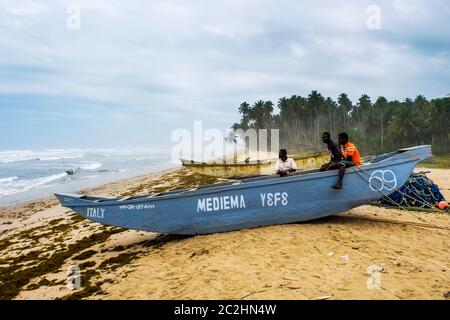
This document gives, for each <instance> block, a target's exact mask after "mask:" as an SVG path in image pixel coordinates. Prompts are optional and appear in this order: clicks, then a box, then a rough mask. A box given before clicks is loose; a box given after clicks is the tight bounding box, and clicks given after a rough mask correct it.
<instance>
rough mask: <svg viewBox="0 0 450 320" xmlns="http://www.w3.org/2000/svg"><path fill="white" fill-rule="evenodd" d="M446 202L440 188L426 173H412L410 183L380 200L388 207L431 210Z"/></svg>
mask: <svg viewBox="0 0 450 320" xmlns="http://www.w3.org/2000/svg"><path fill="white" fill-rule="evenodd" d="M440 201H445V199H444V196H443V195H442V193H441V192H440V191H439V187H438V186H437V185H436V184H435V183H433V181H432V180H431V179H430V178H428V177H427V176H426V174H425V172H419V173H412V174H411V175H410V176H409V178H408V181H407V182H406V183H405V184H404V185H403V186H402V187H401V188H400V189H399V190H397V191H395V192H393V193H391V194H390V195H389V196H387V197H384V198H383V199H382V200H380V202H379V203H380V204H382V205H386V206H396V205H395V203H396V204H397V205H400V206H404V207H419V208H431V207H436V206H437V204H438V203H439V202H440Z"/></svg>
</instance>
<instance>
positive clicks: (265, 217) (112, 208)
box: [56, 145, 432, 234]
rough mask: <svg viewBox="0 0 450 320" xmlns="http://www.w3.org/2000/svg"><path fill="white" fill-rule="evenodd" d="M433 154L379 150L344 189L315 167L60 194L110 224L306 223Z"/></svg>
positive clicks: (397, 181)
mask: <svg viewBox="0 0 450 320" xmlns="http://www.w3.org/2000/svg"><path fill="white" fill-rule="evenodd" d="M431 156H432V155H431V147H430V146H428V145H426V146H418V147H413V148H406V149H400V150H397V151H395V152H391V153H387V154H383V155H380V156H378V157H375V158H373V159H371V160H370V161H368V162H366V163H363V164H362V165H361V166H358V167H353V168H349V169H347V172H346V175H345V178H344V189H342V190H336V189H333V188H331V186H332V185H333V184H335V183H336V179H337V171H326V172H319V170H310V171H304V172H298V173H296V174H292V175H290V176H287V177H278V176H265V177H258V178H249V179H242V180H236V181H230V182H226V183H221V184H213V185H205V186H200V187H198V188H194V189H183V190H174V191H168V192H162V193H155V194H149V195H144V196H136V197H131V198H130V197H124V198H102V197H92V196H87V195H82V194H72V195H71V194H56V197H57V198H58V199H59V200H60V202H61V204H62V205H63V206H64V207H68V208H70V209H72V210H74V211H76V212H77V213H79V214H80V215H81V216H83V217H85V218H87V219H90V220H92V221H95V222H98V223H101V224H105V225H111V226H118V227H123V228H129V229H135V230H143V231H153V232H159V233H166V234H206V233H213V232H224V231H231V230H238V229H243V228H255V227H261V226H268V225H276V224H284V223H292V222H300V221H307V220H312V219H317V218H321V217H325V216H329V215H335V214H338V213H341V212H344V211H346V210H349V209H352V208H354V207H357V206H360V205H364V204H367V203H370V202H373V201H376V200H378V199H381V198H382V197H383V196H385V195H388V194H390V193H391V192H393V191H394V190H397V189H398V188H400V187H401V186H402V185H403V184H404V183H405V182H406V181H407V179H408V177H409V175H410V174H411V172H412V170H413V169H414V167H415V166H416V164H417V163H418V162H420V161H423V160H425V159H427V158H429V157H431Z"/></svg>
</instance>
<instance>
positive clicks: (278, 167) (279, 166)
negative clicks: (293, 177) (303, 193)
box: [275, 149, 297, 177]
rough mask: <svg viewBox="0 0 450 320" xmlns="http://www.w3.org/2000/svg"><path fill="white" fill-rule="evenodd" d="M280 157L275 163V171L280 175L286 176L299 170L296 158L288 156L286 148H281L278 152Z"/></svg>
mask: <svg viewBox="0 0 450 320" xmlns="http://www.w3.org/2000/svg"><path fill="white" fill-rule="evenodd" d="M278 157H279V159H278V160H277V162H276V163H275V172H276V173H277V174H279V175H280V177H285V176H287V175H288V173H292V172H296V171H297V164H296V163H295V161H294V159H292V158H288V157H287V151H286V149H281V150H280V152H279V153H278Z"/></svg>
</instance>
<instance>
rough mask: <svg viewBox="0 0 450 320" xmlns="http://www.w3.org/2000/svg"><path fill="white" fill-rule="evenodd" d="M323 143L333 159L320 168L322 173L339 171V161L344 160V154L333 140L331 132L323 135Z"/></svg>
mask: <svg viewBox="0 0 450 320" xmlns="http://www.w3.org/2000/svg"><path fill="white" fill-rule="evenodd" d="M322 142H323V143H325V144H326V145H327V149H328V151H330V153H331V159H330V162H328V163H325V164H324V165H323V166H322V167H321V168H320V171H327V170H335V169H338V167H339V161H341V160H342V154H341V150H340V148H339V145H338V144H337V143H336V142H334V140H332V139H331V134H330V133H329V132H324V133H323V134H322Z"/></svg>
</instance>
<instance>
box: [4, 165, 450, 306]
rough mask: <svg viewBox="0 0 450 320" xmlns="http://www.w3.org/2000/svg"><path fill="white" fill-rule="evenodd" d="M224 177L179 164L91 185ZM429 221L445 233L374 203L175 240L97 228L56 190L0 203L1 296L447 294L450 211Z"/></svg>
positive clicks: (447, 177)
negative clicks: (372, 285) (76, 278)
mask: <svg viewBox="0 0 450 320" xmlns="http://www.w3.org/2000/svg"><path fill="white" fill-rule="evenodd" d="M417 170H418V171H422V170H427V171H428V170H430V171H431V173H430V174H428V175H429V177H430V178H431V179H433V180H434V181H435V183H437V184H438V185H439V186H440V187H441V191H442V192H443V194H444V196H445V197H446V198H447V199H449V198H450V191H449V190H450V170H448V169H424V168H418V169H417ZM219 181H221V179H216V178H212V177H206V176H199V175H197V174H193V173H192V172H190V171H189V170H186V169H184V168H171V169H167V170H163V171H159V172H155V173H151V174H148V175H143V176H138V177H134V178H128V179H123V180H117V181H114V182H112V183H107V184H103V185H99V186H97V187H95V188H89V189H87V190H81V191H80V192H85V193H90V194H96V195H99V196H113V195H114V196H118V195H124V196H125V195H131V194H133V195H135V194H142V193H147V192H157V191H161V190H167V189H174V188H177V189H178V188H183V187H192V186H194V185H197V184H207V183H215V182H219ZM414 214H415V215H418V213H417V212H415V213H414ZM420 217H421V219H422V220H424V221H426V222H428V223H431V224H435V225H439V226H442V227H443V228H444V229H436V228H428V227H426V226H423V225H420V223H422V222H421V221H418V220H417V219H415V218H414V216H413V215H411V214H410V213H409V212H405V211H401V210H398V209H394V208H380V207H375V206H371V205H365V206H361V207H358V208H355V209H352V210H350V211H348V212H345V213H342V214H340V215H336V216H331V217H327V218H323V219H318V220H314V221H310V222H305V223H294V224H287V225H276V226H270V227H262V228H255V229H243V230H238V231H233V232H226V233H216V234H208V235H198V236H171V235H162V234H157V233H151V232H140V231H134V230H125V229H122V228H117V227H109V226H104V225H101V224H97V223H94V222H91V221H89V220H86V219H83V218H82V217H80V216H78V215H77V214H74V213H72V212H71V211H70V210H68V209H66V208H62V207H61V206H60V205H59V202H58V201H57V200H56V198H54V197H47V198H43V199H38V200H33V201H29V202H27V203H22V204H16V205H13V206H8V207H3V208H0V250H1V252H2V255H1V258H0V299H246V298H248V299H318V298H323V297H324V296H326V297H328V298H327V299H445V297H446V294H447V293H448V292H449V291H450V285H449V283H450V270H449V269H448V266H450V254H449V253H448V249H447V248H448V247H449V245H450V240H449V238H448V228H450V216H449V215H445V214H438V215H436V214H420ZM418 222H419V225H415V223H416V224H417V223H418ZM71 265H77V266H78V267H79V268H80V272H81V288H80V289H78V290H70V289H69V288H67V268H68V267H69V266H71ZM370 266H377V268H378V267H379V268H380V270H381V273H380V275H381V281H382V282H381V284H382V289H378V290H372V289H368V287H367V279H368V277H369V276H370V275H369V274H368V268H369V267H370ZM383 289H384V290H383Z"/></svg>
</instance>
